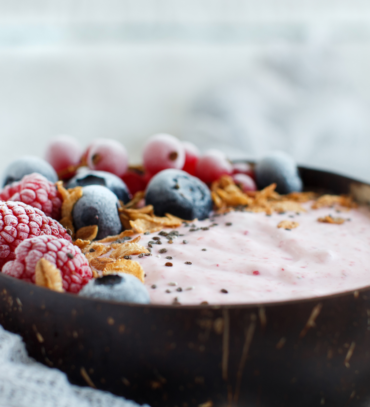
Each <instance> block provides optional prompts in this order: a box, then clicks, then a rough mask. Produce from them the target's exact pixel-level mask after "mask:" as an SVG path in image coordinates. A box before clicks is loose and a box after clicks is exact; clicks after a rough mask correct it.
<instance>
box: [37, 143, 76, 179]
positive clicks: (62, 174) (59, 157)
mask: <svg viewBox="0 0 370 407" xmlns="http://www.w3.org/2000/svg"><path fill="white" fill-rule="evenodd" d="M81 155H82V148H81V146H80V144H79V143H78V141H77V140H76V139H74V138H73V137H71V136H66V135H61V136H57V137H54V138H53V139H52V140H51V141H50V143H49V145H48V148H47V149H46V154H45V158H46V161H47V162H48V163H49V164H51V166H52V167H53V168H54V170H55V171H56V172H57V173H58V176H59V178H60V179H68V178H71V177H72V176H73V175H74V174H75V173H76V168H77V167H78V165H79V164H80V159H81Z"/></svg>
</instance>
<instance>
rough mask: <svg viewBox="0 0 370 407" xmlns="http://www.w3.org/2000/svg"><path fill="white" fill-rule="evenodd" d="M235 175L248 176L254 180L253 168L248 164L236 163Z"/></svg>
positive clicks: (234, 167) (234, 166) (234, 165)
mask: <svg viewBox="0 0 370 407" xmlns="http://www.w3.org/2000/svg"><path fill="white" fill-rule="evenodd" d="M232 166H233V174H246V175H248V176H250V177H251V178H253V179H254V170H253V167H252V166H251V165H250V164H248V163H234V164H232Z"/></svg>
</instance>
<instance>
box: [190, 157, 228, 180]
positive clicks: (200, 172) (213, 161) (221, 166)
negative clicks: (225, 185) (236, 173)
mask: <svg viewBox="0 0 370 407" xmlns="http://www.w3.org/2000/svg"><path fill="white" fill-rule="evenodd" d="M231 173H232V166H231V164H230V162H229V161H228V160H227V158H226V156H225V154H224V153H222V152H221V151H218V150H210V151H208V152H206V153H205V154H204V155H203V156H202V157H200V158H199V160H198V163H197V177H198V178H200V179H201V180H202V181H203V182H205V183H206V184H210V183H212V182H213V181H217V180H218V179H219V178H220V177H221V176H222V175H231Z"/></svg>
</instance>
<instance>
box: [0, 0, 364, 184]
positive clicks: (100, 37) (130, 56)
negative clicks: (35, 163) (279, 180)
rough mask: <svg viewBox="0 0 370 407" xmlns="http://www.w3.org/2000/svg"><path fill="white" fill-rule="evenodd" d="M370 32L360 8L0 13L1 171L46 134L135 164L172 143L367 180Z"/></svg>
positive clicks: (120, 7) (314, 0) (159, 0)
mask: <svg viewBox="0 0 370 407" xmlns="http://www.w3.org/2000/svg"><path fill="white" fill-rule="evenodd" d="M298 3H299V4H298ZM369 22H370V3H369V2H367V1H365V0H352V1H349V0H348V1H344V0H340V1H339V0H311V1H308V0H301V1H300V2H297V1H296V0H280V1H279V2H276V1H274V0H261V1H259V2H252V1H249V0H229V1H227V0H202V1H195V0H193V1H190V0H188V1H184V0H173V1H168V0H137V1H134V2H133V1H130V0H123V1H116V0H106V1H102V0H90V1H89V2H86V1H83V0H65V1H63V2H58V1H56V0H38V1H36V0H33V1H26V0H18V1H17V2H5V1H0V139H1V148H0V172H1V170H3V169H4V167H5V166H6V165H7V164H8V163H9V162H10V161H11V160H12V159H14V158H15V157H17V156H19V155H23V154H36V155H39V156H42V154H43V152H44V149H45V146H46V143H47V141H48V140H49V138H50V137H52V136H53V135H56V134H61V133H67V134H71V135H73V136H75V137H77V138H78V139H79V140H80V141H81V143H83V144H84V145H87V144H88V143H89V141H90V140H91V139H93V138H97V137H112V138H116V139H118V140H120V141H122V142H123V143H124V144H125V145H126V147H127V149H128V150H129V154H130V158H131V162H133V163H138V162H140V153H141V149H142V146H143V143H144V142H145V139H146V138H147V137H148V136H149V135H150V134H153V133H155V132H169V133H172V134H174V135H176V136H178V137H180V138H187V139H190V140H196V141H197V143H198V144H200V145H201V147H202V149H206V148H209V147H214V146H220V147H221V148H225V146H226V147H227V151H228V153H229V155H230V156H231V157H234V156H240V155H242V156H248V157H252V158H255V157H257V158H258V157H259V156H261V155H263V154H264V152H266V151H267V150H271V149H276V148H279V149H283V150H286V151H288V152H290V153H291V154H293V155H294V157H295V158H296V159H297V160H298V161H299V162H300V163H303V164H306V165H307V164H308V165H312V166H317V167H321V168H328V169H333V170H336V171H339V172H342V173H345V174H349V175H353V176H356V177H360V178H362V179H366V180H370V160H369V159H368V152H369V151H370V148H369V147H370V137H369V133H370V125H369V119H368V116H369V115H368V112H369V106H370V104H369V101H370V76H369V75H368V72H369V71H370V48H369V42H370V28H369V27H370V24H369Z"/></svg>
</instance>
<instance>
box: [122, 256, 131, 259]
mask: <svg viewBox="0 0 370 407" xmlns="http://www.w3.org/2000/svg"><path fill="white" fill-rule="evenodd" d="M123 258H124V259H126V260H131V259H132V257H131V256H123Z"/></svg>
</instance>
